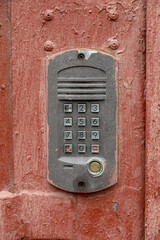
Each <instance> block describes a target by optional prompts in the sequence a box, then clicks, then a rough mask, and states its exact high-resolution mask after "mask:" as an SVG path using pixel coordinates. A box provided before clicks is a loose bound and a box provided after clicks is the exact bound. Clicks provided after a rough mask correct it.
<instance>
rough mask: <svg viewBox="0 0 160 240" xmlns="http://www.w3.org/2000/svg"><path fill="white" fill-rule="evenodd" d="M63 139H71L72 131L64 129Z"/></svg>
mask: <svg viewBox="0 0 160 240" xmlns="http://www.w3.org/2000/svg"><path fill="white" fill-rule="evenodd" d="M64 139H72V131H64Z"/></svg>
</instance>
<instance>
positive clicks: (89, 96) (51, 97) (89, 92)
mask: <svg viewBox="0 0 160 240" xmlns="http://www.w3.org/2000/svg"><path fill="white" fill-rule="evenodd" d="M115 69H116V63H115V59H114V58H113V57H112V56H111V55H109V54H105V53H102V52H98V51H93V50H72V51H66V52H63V53H61V54H59V55H56V56H55V57H53V58H51V59H50V60H49V63H48V101H47V105H48V106H47V116H48V181H49V182H50V183H51V184H53V185H55V186H56V187H59V188H61V189H63V190H66V191H71V192H79V193H90V192H95V191H99V190H101V189H105V188H107V187H110V186H112V185H113V184H115V183H116V182H117V150H116V146H117V142H116V111H117V91H116V81H115Z"/></svg>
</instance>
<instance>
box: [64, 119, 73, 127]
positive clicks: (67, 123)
mask: <svg viewBox="0 0 160 240" xmlns="http://www.w3.org/2000/svg"><path fill="white" fill-rule="evenodd" d="M64 126H65V127H70V126H72V118H64Z"/></svg>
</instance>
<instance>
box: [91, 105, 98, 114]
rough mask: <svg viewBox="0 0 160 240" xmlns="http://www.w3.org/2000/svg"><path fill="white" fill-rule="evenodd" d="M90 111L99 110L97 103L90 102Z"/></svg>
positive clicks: (95, 111)
mask: <svg viewBox="0 0 160 240" xmlns="http://www.w3.org/2000/svg"><path fill="white" fill-rule="evenodd" d="M91 112H92V113H97V112H99V104H91Z"/></svg>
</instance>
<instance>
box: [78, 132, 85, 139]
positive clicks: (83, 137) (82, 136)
mask: <svg viewBox="0 0 160 240" xmlns="http://www.w3.org/2000/svg"><path fill="white" fill-rule="evenodd" d="M78 139H82V140H83V139H86V131H78Z"/></svg>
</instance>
